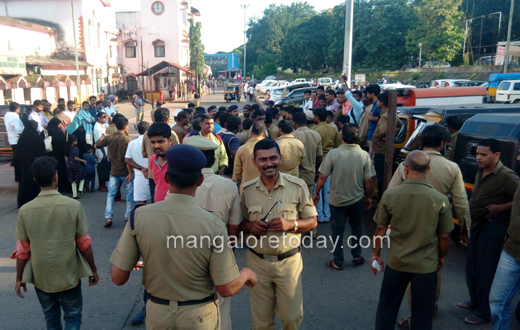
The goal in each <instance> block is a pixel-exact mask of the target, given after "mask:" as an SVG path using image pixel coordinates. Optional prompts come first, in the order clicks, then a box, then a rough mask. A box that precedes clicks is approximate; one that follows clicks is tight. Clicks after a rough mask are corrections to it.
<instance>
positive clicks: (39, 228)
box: [14, 190, 92, 292]
mask: <svg viewBox="0 0 520 330" xmlns="http://www.w3.org/2000/svg"><path fill="white" fill-rule="evenodd" d="M87 231H88V223H87V217H86V215H85V211H84V210H83V206H81V203H80V202H78V201H76V200H74V199H72V198H69V197H65V196H62V195H61V194H60V193H59V192H57V191H55V190H43V191H41V192H40V193H39V194H38V197H36V198H35V199H33V200H32V201H30V202H29V203H27V204H25V205H24V206H22V207H21V208H20V211H19V212H18V219H17V220H16V230H15V234H14V236H15V237H16V239H19V240H20V241H22V242H29V243H30V244H31V257H30V259H29V260H28V262H27V264H26V266H25V269H24V272H23V276H22V282H24V283H32V284H34V286H35V287H37V288H38V289H40V290H42V291H44V292H60V291H65V290H69V289H72V288H74V287H76V285H78V279H80V278H82V277H86V276H91V275H92V271H91V270H90V267H89V265H88V263H87V261H86V260H85V259H84V258H83V256H82V255H81V252H79V250H78V249H77V247H76V238H79V237H82V236H84V235H85V234H86V233H87Z"/></svg>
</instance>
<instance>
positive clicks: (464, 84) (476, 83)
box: [453, 80, 486, 87]
mask: <svg viewBox="0 0 520 330" xmlns="http://www.w3.org/2000/svg"><path fill="white" fill-rule="evenodd" d="M484 83H486V82H485V81H460V80H459V81H456V82H455V86H453V87H476V86H482V85H483V84H484Z"/></svg>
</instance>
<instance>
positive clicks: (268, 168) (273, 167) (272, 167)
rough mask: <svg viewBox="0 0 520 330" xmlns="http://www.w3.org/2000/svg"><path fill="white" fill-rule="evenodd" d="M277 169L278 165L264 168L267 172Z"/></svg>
mask: <svg viewBox="0 0 520 330" xmlns="http://www.w3.org/2000/svg"><path fill="white" fill-rule="evenodd" d="M276 168H277V166H276V165H272V166H265V167H264V171H267V170H270V169H273V170H274V169H276Z"/></svg>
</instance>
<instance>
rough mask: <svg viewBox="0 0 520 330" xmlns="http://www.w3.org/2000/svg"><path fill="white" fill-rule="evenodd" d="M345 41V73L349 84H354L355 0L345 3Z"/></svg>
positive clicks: (349, 85) (348, 0)
mask: <svg viewBox="0 0 520 330" xmlns="http://www.w3.org/2000/svg"><path fill="white" fill-rule="evenodd" d="M345 7H346V10H345V43H344V52H343V74H344V75H346V76H347V82H348V84H347V86H348V87H349V88H350V87H351V86H352V83H351V81H352V79H351V78H352V30H353V22H354V0H347V1H346V3H345Z"/></svg>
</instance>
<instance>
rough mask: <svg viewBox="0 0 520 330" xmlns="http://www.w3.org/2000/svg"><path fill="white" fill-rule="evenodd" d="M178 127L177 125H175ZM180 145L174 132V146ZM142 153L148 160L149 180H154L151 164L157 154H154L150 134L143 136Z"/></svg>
mask: <svg viewBox="0 0 520 330" xmlns="http://www.w3.org/2000/svg"><path fill="white" fill-rule="evenodd" d="M175 126H177V125H175ZM176 144H180V143H179V138H178V136H177V134H175V132H173V130H172V145H176ZM141 151H142V153H143V158H146V159H148V179H153V172H152V169H151V168H150V164H151V161H152V159H151V158H152V156H153V155H154V154H155V153H154V152H153V148H152V143H151V142H150V138H149V137H148V134H146V133H144V135H143V146H142V148H141Z"/></svg>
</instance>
